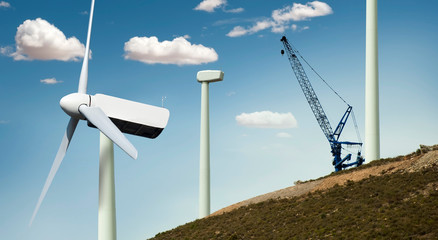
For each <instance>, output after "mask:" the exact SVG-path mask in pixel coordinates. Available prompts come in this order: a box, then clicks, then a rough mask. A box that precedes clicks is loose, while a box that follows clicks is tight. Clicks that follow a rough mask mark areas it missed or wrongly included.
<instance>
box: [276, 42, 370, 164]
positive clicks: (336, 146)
mask: <svg viewBox="0 0 438 240" xmlns="http://www.w3.org/2000/svg"><path fill="white" fill-rule="evenodd" d="M281 42H282V43H283V45H284V50H285V51H286V53H287V57H288V58H289V62H290V65H291V67H292V69H293V71H294V73H295V76H296V78H297V80H298V83H299V84H300V86H301V90H302V91H303V93H304V96H305V97H306V100H307V102H308V103H309V106H310V108H311V109H312V112H313V115H315V118H316V120H317V121H318V124H319V126H320V127H321V130H322V132H323V133H324V135H325V136H326V138H327V140H328V141H329V143H330V147H331V152H332V155H333V157H334V159H333V165H334V166H335V171H340V170H342V169H343V168H346V167H349V166H352V165H356V166H359V165H361V164H362V163H363V162H364V161H365V159H363V158H362V156H361V154H360V150H359V152H358V154H357V160H356V162H354V163H349V164H344V162H345V161H348V160H350V159H351V154H348V155H347V156H346V157H344V158H341V149H342V144H345V145H360V146H361V145H362V143H357V142H340V141H338V140H339V137H340V135H341V133H342V130H343V129H344V126H345V124H346V122H347V119H348V117H349V116H350V113H351V112H352V106H350V105H349V104H347V105H348V108H347V111H346V112H345V113H344V115H343V117H342V119H341V121H340V122H339V124H338V126H337V127H336V129H335V131H334V132H333V129H332V127H331V125H330V122H329V120H328V117H327V115H326V114H325V112H324V109H323V108H322V106H321V103H320V102H319V99H318V97H317V95H316V93H315V91H314V90H313V87H312V85H311V84H310V81H309V78H308V77H307V74H306V72H305V71H304V68H303V66H302V65H301V62H300V60H299V59H298V56H297V55H298V51H297V50H296V49H294V48H293V47H292V45H291V44H289V42H288V41H287V39H286V37H285V36H283V37H282V38H281ZM282 54H284V51H283V50H282ZM336 94H337V93H336ZM338 96H339V95H338ZM339 97H340V96H339ZM341 99H342V98H341ZM342 100H343V99H342ZM343 101H344V100H343ZM344 102H345V101H344ZM345 103H346V102H345Z"/></svg>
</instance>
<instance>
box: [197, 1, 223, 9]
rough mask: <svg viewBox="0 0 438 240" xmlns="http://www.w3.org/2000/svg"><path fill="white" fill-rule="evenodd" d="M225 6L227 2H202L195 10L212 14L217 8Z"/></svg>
mask: <svg viewBox="0 0 438 240" xmlns="http://www.w3.org/2000/svg"><path fill="white" fill-rule="evenodd" d="M225 4H227V0H204V1H202V2H201V3H199V5H198V6H196V7H195V10H198V11H206V12H214V9H215V8H219V7H221V6H223V5H225Z"/></svg>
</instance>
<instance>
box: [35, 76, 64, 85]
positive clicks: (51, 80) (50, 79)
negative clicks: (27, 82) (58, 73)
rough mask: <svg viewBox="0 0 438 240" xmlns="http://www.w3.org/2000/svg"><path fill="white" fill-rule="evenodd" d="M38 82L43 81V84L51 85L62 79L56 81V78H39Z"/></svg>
mask: <svg viewBox="0 0 438 240" xmlns="http://www.w3.org/2000/svg"><path fill="white" fill-rule="evenodd" d="M40 82H41V83H44V84H49V85H53V84H57V83H62V81H58V80H56V78H46V79H41V80H40Z"/></svg>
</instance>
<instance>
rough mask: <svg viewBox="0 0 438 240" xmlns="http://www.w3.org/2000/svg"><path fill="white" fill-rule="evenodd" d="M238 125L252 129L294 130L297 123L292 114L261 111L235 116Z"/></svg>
mask: <svg viewBox="0 0 438 240" xmlns="http://www.w3.org/2000/svg"><path fill="white" fill-rule="evenodd" d="M236 121H237V123H238V124H239V125H242V126H246V127H254V128H295V127H297V125H298V123H297V120H296V119H295V117H294V116H293V115H292V113H290V112H289V113H277V112H271V111H261V112H253V113H242V114H240V115H238V116H236Z"/></svg>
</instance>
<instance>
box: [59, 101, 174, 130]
mask: <svg viewBox="0 0 438 240" xmlns="http://www.w3.org/2000/svg"><path fill="white" fill-rule="evenodd" d="M59 104H60V105H61V108H62V110H64V112H65V113H67V114H68V115H69V116H70V117H72V118H74V119H81V120H87V121H88V126H89V127H96V125H95V124H94V123H93V121H92V120H90V119H88V118H87V117H86V116H85V114H86V113H85V111H86V110H85V109H86V108H87V107H93V108H100V109H101V110H102V112H103V113H104V114H105V115H106V117H108V118H109V119H110V120H111V121H112V123H113V124H114V125H115V126H116V127H117V128H118V129H119V130H120V131H121V132H123V133H127V134H132V135H136V136H141V137H147V138H156V137H158V135H160V133H161V132H162V131H163V129H164V128H165V127H166V125H167V121H168V119H169V110H167V109H165V108H161V107H156V106H152V105H148V104H143V103H139V102H134V101H129V100H126V99H122V98H117V97H112V96H108V95H104V94H96V95H88V94H84V93H71V94H69V95H66V96H64V97H63V98H62V99H61V101H60V102H59Z"/></svg>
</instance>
